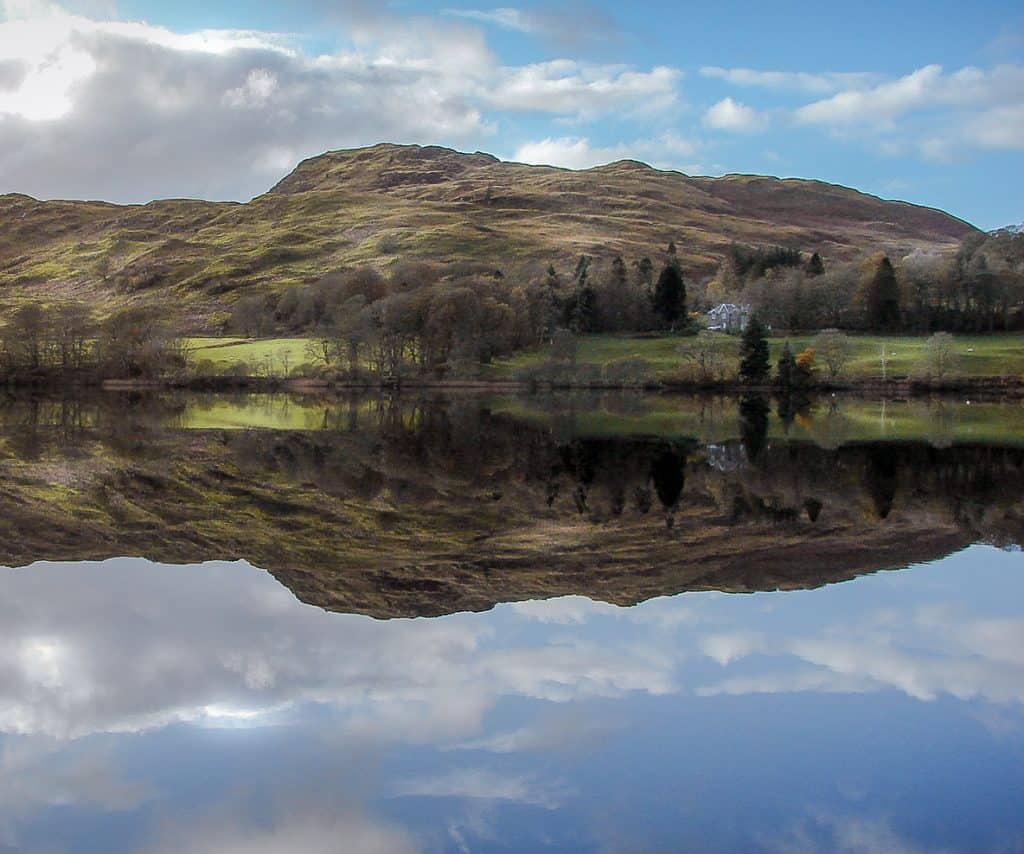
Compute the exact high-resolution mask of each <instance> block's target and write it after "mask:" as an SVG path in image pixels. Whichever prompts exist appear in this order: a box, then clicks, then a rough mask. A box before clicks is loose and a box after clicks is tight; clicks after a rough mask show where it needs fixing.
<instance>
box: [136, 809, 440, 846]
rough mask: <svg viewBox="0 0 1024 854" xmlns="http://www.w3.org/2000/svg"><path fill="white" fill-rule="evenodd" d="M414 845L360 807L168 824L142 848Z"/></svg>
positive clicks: (399, 832) (406, 837)
mask: <svg viewBox="0 0 1024 854" xmlns="http://www.w3.org/2000/svg"><path fill="white" fill-rule="evenodd" d="M418 850H420V846H419V845H418V844H416V842H415V841H414V840H413V838H412V837H411V836H410V835H409V834H408V833H406V832H405V831H404V830H402V829H400V828H396V827H390V826H387V825H385V824H382V823H379V822H377V821H375V820H374V819H372V818H370V817H368V816H366V815H364V814H363V813H361V812H359V811H351V812H348V811H346V812H342V813H340V814H339V813H332V812H328V811H322V812H312V811H306V812H303V811H298V812H295V813H292V814H289V815H286V816H284V817H282V818H281V819H280V820H277V819H274V820H271V821H269V822H268V821H265V820H264V821H260V822H254V821H252V820H247V819H246V818H245V817H242V816H216V817H211V818H208V819H207V820H205V821H203V822H201V823H200V824H199V826H198V827H195V828H192V829H189V828H182V827H171V828H168V829H167V830H165V831H164V832H163V834H161V837H160V838H159V840H158V841H157V842H155V843H154V844H152V845H151V846H149V847H147V849H146V854H178V852H181V851H191V852H197V854H282V852H286V851H295V852H302V854H337V852H339V851H344V852H346V854H349V852H351V854H406V852H410V854H411V852H414V851H418Z"/></svg>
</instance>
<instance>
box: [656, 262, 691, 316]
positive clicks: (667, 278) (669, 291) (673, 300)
mask: <svg viewBox="0 0 1024 854" xmlns="http://www.w3.org/2000/svg"><path fill="white" fill-rule="evenodd" d="M652 303H653V308H654V313H655V314H657V315H658V317H660V318H661V321H662V323H663V324H664V325H665V326H666V327H668V328H669V329H675V327H676V323H677V322H678V321H679V319H680V318H684V317H685V316H686V284H685V283H684V282H683V276H682V274H681V273H680V272H679V268H678V267H676V266H673V265H672V264H671V263H669V264H666V265H665V269H664V270H662V271H661V275H660V276H658V284H657V285H655V286H654V297H653V299H652Z"/></svg>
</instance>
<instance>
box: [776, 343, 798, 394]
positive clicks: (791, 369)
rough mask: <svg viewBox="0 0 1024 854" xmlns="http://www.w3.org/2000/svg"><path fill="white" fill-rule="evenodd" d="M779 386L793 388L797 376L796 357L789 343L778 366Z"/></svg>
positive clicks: (785, 345)
mask: <svg viewBox="0 0 1024 854" xmlns="http://www.w3.org/2000/svg"><path fill="white" fill-rule="evenodd" d="M777 370H778V380H779V385H780V386H782V387H783V388H791V387H792V386H793V381H794V378H795V374H796V356H794V355H793V349H792V348H791V347H790V346H789V342H788V341H787V342H786V343H785V344H784V345H783V347H782V353H781V354H780V355H779V362H778V365H777Z"/></svg>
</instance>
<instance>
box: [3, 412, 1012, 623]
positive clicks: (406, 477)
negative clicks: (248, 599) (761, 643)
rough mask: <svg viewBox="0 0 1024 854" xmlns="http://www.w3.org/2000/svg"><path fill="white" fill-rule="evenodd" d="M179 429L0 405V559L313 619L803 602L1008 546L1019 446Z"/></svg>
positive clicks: (354, 420)
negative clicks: (856, 580)
mask: <svg viewBox="0 0 1024 854" xmlns="http://www.w3.org/2000/svg"><path fill="white" fill-rule="evenodd" d="M740 410H742V411H740ZM177 412H178V410H177V409H176V408H175V407H174V406H167V407H160V406H157V407H154V406H150V405H142V404H138V405H134V406H131V405H127V404H125V403H124V402H123V401H118V404H117V405H110V404H109V403H106V404H94V405H90V404H84V403H76V404H74V405H67V404H34V405H31V406H30V405H25V404H19V405H16V406H11V407H8V408H7V409H6V410H5V411H4V413H3V421H4V429H3V433H2V437H3V438H2V447H3V449H4V453H3V458H2V460H0V474H2V487H0V514H2V520H3V521H2V522H0V533H2V536H3V540H2V542H3V545H2V546H0V563H4V564H8V565H25V564H28V563H31V562H33V561H36V560H40V559H47V560H61V561H69V560H86V559H101V558H105V557H110V556H115V555H141V556H144V557H147V558H150V559H152V560H156V561H161V562H168V563H185V562H187V563H193V562H199V561H204V560H212V559H234V558H244V559H246V560H248V561H250V562H251V563H253V564H255V565H257V566H261V567H265V568H267V569H269V570H270V571H271V572H272V573H273V574H274V575H275V576H276V577H277V578H278V579H279V580H280V581H281V582H282V583H283V584H285V585H287V586H288V587H289V588H290V589H291V590H292V591H293V592H294V593H295V595H296V596H298V597H299V598H300V599H301V600H303V601H304V602H307V603H309V604H314V605H319V606H321V607H324V608H328V609H330V610H337V611H345V612H357V613H366V614H371V615H373V616H376V617H398V616H415V615H437V614H444V613H449V612H452V611H458V610H481V609H486V608H489V607H491V606H493V605H494V604H495V603H497V602H503V601H514V600H522V599H532V598H546V597H552V596H561V595H568V594H581V595H585V596H589V597H591V598H594V599H600V600H604V601H608V602H614V603H617V604H623V605H625V604H633V603H636V602H639V601H643V600H645V599H648V598H651V597H654V596H660V595H670V594H675V593H678V592H681V591H685V590H708V589H717V590H725V591H736V592H748V591H755V590H774V589H780V588H781V589H795V588H804V587H814V586H818V585H821V584H826V583H829V582H834V581H840V580H843V579H848V578H852V577H854V576H856V575H859V574H862V573H865V572H872V571H875V570H879V569H885V568H895V567H901V566H905V565H907V564H909V563H914V562H920V561H925V560H930V559H934V558H938V557H941V556H944V555H946V554H948V553H949V552H951V551H954V550H957V549H959V548H962V547H964V546H966V545H968V544H969V543H971V542H976V541H979V540H985V541H989V542H995V543H999V544H1008V543H1018V542H1020V541H1021V533H1022V531H1024V517H1022V512H1021V511H1022V500H1021V490H1020V483H1021V475H1022V472H1024V451H1021V450H1020V449H1012V448H1000V447H990V446H959V445H957V446H953V447H945V448H935V447H932V446H931V445H928V444H925V443H923V442H903V443H898V444H882V443H863V444H854V445H845V446H841V447H838V448H835V449H823V448H821V447H818V446H816V445H814V444H811V443H808V442H799V443H797V442H787V441H784V440H781V439H777V438H770V436H771V435H772V431H771V430H770V429H769V424H768V418H769V415H768V413H767V411H766V410H765V409H763V408H761V407H758V406H757V405H751V404H750V403H748V404H747V405H746V406H744V407H737V406H736V405H735V404H733V405H732V412H733V413H734V414H733V416H732V417H733V418H734V419H736V420H735V422H734V423H735V424H736V429H735V431H734V435H735V438H731V439H727V440H725V441H720V442H716V443H714V444H710V445H705V444H702V443H700V442H697V441H695V440H691V439H677V440H670V439H665V438H659V439H644V438H614V437H610V436H608V437H603V438H590V439H588V438H579V437H573V436H572V435H571V433H568V434H567V433H566V431H565V430H564V429H563V430H560V431H557V432H553V431H552V430H549V429H547V428H546V427H543V426H541V425H538V424H534V423H528V422H524V421H521V420H517V419H514V418H511V417H508V416H502V415H492V414H490V413H489V412H488V411H487V410H486V409H484V408H482V406H481V405H480V404H479V403H477V402H475V401H473V400H468V401H455V402H451V401H449V402H447V403H445V404H438V405H434V404H431V405H427V404H423V403H403V404H398V403H387V404H377V403H369V404H368V403H365V402H364V403H361V404H358V405H356V404H353V405H351V406H341V407H340V408H339V409H337V410H334V411H333V412H331V413H330V417H328V416H326V415H325V417H324V419H323V421H322V427H323V429H320V430H306V431H291V432H288V431H278V430H259V431H254V430H249V431H244V430H243V431H226V430H191V431H190V430H183V429H180V427H179V426H175V425H178V424H180V418H179V417H178V415H177ZM556 436H557V438H556Z"/></svg>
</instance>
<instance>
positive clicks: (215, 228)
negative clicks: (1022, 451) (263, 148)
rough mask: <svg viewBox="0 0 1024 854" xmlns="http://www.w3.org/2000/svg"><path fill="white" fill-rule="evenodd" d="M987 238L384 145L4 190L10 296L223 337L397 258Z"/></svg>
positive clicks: (852, 211)
mask: <svg viewBox="0 0 1024 854" xmlns="http://www.w3.org/2000/svg"><path fill="white" fill-rule="evenodd" d="M971 230H972V229H971V226H969V225H967V224H966V223H963V222H962V221H960V220H957V219H955V218H954V217H951V216H949V215H947V214H944V213H941V212H938V211H934V210H931V209H928V208H920V207H916V206H913V205H907V204H903V203H897V202H884V201H881V200H879V199H877V198H875V197H873V196H867V195H864V194H862V193H858V192H856V191H854V190H850V189H847V188H844V187H837V186H834V185H828V184H823V183H820V182H814V181H802V180H785V181H780V180H778V179H774V178H760V177H756V176H735V175H734V176H726V177H724V178H719V179H711V178H689V177H687V176H684V175H681V174H679V173H675V172H661V171H658V170H654V169H651V168H650V167H647V166H644V165H642V164H638V163H633V162H622V163H616V164H611V165H609V166H605V167H599V168H597V169H591V170H586V171H580V172H573V171H569V170H564V169H553V168H550V167H538V166H524V165H522V164H513V163H500V162H498V161H496V160H494V159H493V158H491V157H489V156H487V155H464V154H458V153H456V152H452V151H450V150H447V149H440V148H420V147H418V146H391V145H382V146H374V147H373V148H368V149H356V150H352V151H341V152H332V153H330V154H326V155H323V156H321V157H318V158H313V159H312V160H309V161H306V162H305V163H303V164H301V165H300V166H299V168H298V169H296V170H295V172H294V173H293V174H292V175H290V176H288V177H287V178H286V179H285V180H283V181H282V182H281V183H280V184H279V185H278V186H277V187H275V188H274V189H273V190H272V191H271V192H269V193H267V194H265V195H263V196H260V197H258V198H256V199H254V200H253V201H251V202H249V203H248V204H244V205H240V204H233V203H211V202H203V201H192V200H165V201H159V202H153V203H150V204H148V205H136V206H126V207H122V206H116V205H109V204H104V203H96V202H37V201H35V200H33V199H30V198H28V197H26V196H0V292H2V293H3V303H4V304H6V305H7V306H11V305H13V304H15V303H17V302H18V301H19V300H23V299H26V298H39V297H43V298H46V299H52V298H59V297H65V298H66V297H77V298H84V299H88V300H89V301H90V302H91V303H93V304H94V305H95V306H96V307H97V309H98V310H99V311H100V312H101V313H103V312H106V311H109V310H110V309H112V308H114V307H115V306H118V305H120V304H123V303H124V302H125V301H127V300H140V301H146V300H156V299H163V300H167V299H170V300H172V301H173V302H174V304H175V305H176V306H178V307H179V310H180V311H181V313H182V315H183V317H184V318H185V319H186V320H187V321H189V322H190V323H191V325H192V326H193V327H194V328H196V329H206V330H214V329H216V328H218V323H220V322H222V321H223V320H224V318H225V317H226V310H227V308H228V307H229V306H230V304H231V303H232V302H233V300H234V299H236V298H237V296H238V295H239V294H240V293H242V292H246V291H251V290H253V289H257V290H270V291H280V290H281V289H282V288H284V287H286V286H288V285H290V284H297V283H302V282H310V281H315V280H316V279H317V278H318V277H320V276H322V275H323V274H324V273H327V272H330V271H332V270H336V269H339V268H343V267H346V266H351V265H355V264H363V263H371V264H377V265H382V266H383V265H387V264H389V263H391V262H392V261H394V260H396V259H398V258H410V257H425V258H432V259H436V260H439V261H459V260H468V261H475V262H483V263H487V264H494V265H500V266H503V267H505V268H512V267H515V266H517V265H524V264H531V263H536V264H547V263H548V262H555V263H561V264H563V265H569V264H571V263H572V261H573V259H574V258H575V257H576V256H577V255H579V254H580V253H581V252H586V253H590V254H593V255H596V256H598V257H610V256H611V255H612V254H614V253H616V252H619V253H622V254H623V255H624V256H626V257H628V258H632V259H635V258H638V257H640V256H642V255H652V256H653V255H655V253H657V252H659V251H661V249H662V248H663V247H664V246H665V245H666V244H667V243H668V241H669V240H672V239H674V240H675V241H676V242H677V243H678V244H679V247H680V252H681V255H682V257H683V260H684V263H685V265H686V267H687V269H688V270H689V271H691V272H692V273H695V274H696V273H700V272H705V271H708V270H710V269H711V268H712V267H713V265H714V264H715V263H716V261H717V259H718V258H720V257H721V255H722V253H723V252H724V251H725V250H726V249H727V248H728V246H729V245H730V244H732V243H734V242H738V243H743V244H751V245H766V244H785V245H790V246H797V247H799V248H802V249H805V250H808V251H810V250H818V251H820V252H822V254H823V255H824V256H825V257H826V258H836V257H845V256H849V255H852V254H854V253H857V252H861V251H865V250H872V251H873V250H885V251H888V252H890V253H893V254H900V253H905V252H907V251H909V250H910V249H911V248H913V247H921V248H925V249H931V250H948V249H951V248H952V247H953V246H955V245H956V243H957V242H958V240H959V239H960V238H962V237H963V236H964V235H966V234H967V233H969V232H970V231H971ZM2 307H3V305H0V308H2Z"/></svg>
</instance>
